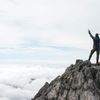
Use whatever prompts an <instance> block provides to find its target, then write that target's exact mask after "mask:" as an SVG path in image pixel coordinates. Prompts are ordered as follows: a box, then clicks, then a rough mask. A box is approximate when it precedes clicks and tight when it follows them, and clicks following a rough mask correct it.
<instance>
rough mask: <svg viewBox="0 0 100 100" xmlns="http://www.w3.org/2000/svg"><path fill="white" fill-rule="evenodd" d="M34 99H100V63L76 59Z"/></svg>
mask: <svg viewBox="0 0 100 100" xmlns="http://www.w3.org/2000/svg"><path fill="white" fill-rule="evenodd" d="M32 100H100V65H94V64H91V63H90V62H89V61H83V60H76V63H75V64H72V65H70V66H69V67H68V68H67V69H66V70H65V72H64V73H63V75H62V76H58V77H57V78H56V79H54V80H53V81H52V82H51V83H50V84H49V83H46V84H45V85H44V86H43V87H42V88H41V89H40V91H39V92H38V93H37V94H36V96H35V97H34V98H33V99H32Z"/></svg>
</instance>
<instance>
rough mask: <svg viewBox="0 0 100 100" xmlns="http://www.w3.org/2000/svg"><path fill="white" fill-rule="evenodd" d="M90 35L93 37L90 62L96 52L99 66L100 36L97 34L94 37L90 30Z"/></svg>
mask: <svg viewBox="0 0 100 100" xmlns="http://www.w3.org/2000/svg"><path fill="white" fill-rule="evenodd" d="M88 33H89V35H90V36H91V38H92V39H93V49H92V50H91V52H90V55H89V59H88V60H89V61H90V59H91V57H92V55H93V53H94V52H96V64H98V61H99V48H100V38H99V34H98V33H96V34H95V36H93V35H92V34H91V32H90V30H88Z"/></svg>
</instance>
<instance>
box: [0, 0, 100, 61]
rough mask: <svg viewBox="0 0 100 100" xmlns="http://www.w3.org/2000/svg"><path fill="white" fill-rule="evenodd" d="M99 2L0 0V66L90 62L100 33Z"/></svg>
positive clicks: (78, 0)
mask: <svg viewBox="0 0 100 100" xmlns="http://www.w3.org/2000/svg"><path fill="white" fill-rule="evenodd" d="M99 4H100V1H99V0H84V1H80V0H1V1H0V63H2V62H37V61H40V62H42V61H43V62H66V61H73V60H75V59H77V58H81V59H87V58H88V55H89V50H90V49H91V47H92V39H91V38H90V37H89V35H88V33H87V30H88V29H90V30H91V32H92V33H93V35H94V34H95V33H96V32H98V33H99V32H100V28H99V26H100V23H99V22H100V14H99V10H100V6H99Z"/></svg>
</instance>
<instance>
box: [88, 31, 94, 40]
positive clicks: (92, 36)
mask: <svg viewBox="0 0 100 100" xmlns="http://www.w3.org/2000/svg"><path fill="white" fill-rule="evenodd" d="M88 33H89V35H90V36H91V38H92V39H94V36H93V35H92V34H91V32H90V30H88Z"/></svg>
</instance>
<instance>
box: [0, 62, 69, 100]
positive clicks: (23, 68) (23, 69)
mask: <svg viewBox="0 0 100 100" xmlns="http://www.w3.org/2000/svg"><path fill="white" fill-rule="evenodd" d="M66 67H67V66H66V65H61V64H0V100H31V98H33V97H34V95H35V94H36V93H37V92H38V90H39V89H40V88H41V87H42V86H43V85H44V84H45V82H50V81H51V80H53V79H54V78H55V77H57V76H58V75H61V74H62V73H63V72H64V70H65V68H66Z"/></svg>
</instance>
